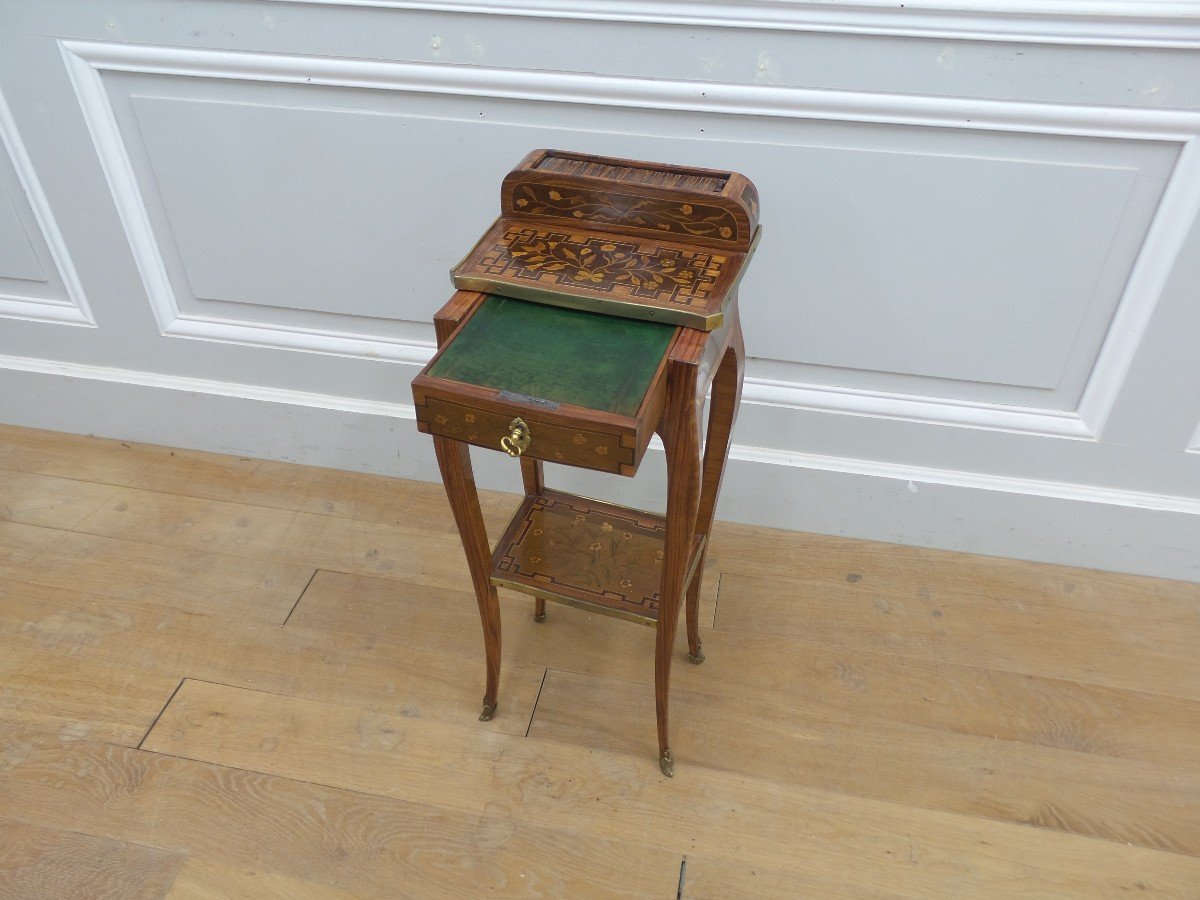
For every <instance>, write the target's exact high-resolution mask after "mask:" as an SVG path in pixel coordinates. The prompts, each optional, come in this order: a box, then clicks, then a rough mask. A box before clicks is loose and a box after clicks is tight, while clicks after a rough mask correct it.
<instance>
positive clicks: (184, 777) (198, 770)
mask: <svg viewBox="0 0 1200 900" xmlns="http://www.w3.org/2000/svg"><path fill="white" fill-rule="evenodd" d="M5 731H6V730H5V729H4V728H3V726H0V739H3V740H5V741H11V740H12V737H11V736H10V735H9V734H6V733H5ZM81 773H83V774H84V775H86V777H81ZM28 815H36V817H37V818H38V820H39V824H42V825H43V826H45V825H48V826H50V827H55V828H60V829H67V830H81V831H88V832H91V833H94V834H97V835H99V836H101V837H107V838H111V839H114V840H120V841H126V842H132V843H138V844H145V845H147V846H151V847H158V848H160V849H163V850H168V851H172V852H187V853H189V854H195V855H197V856H200V857H204V858H208V859H211V858H217V857H219V858H220V859H221V860H222V862H223V864H226V865H230V866H247V867H259V866H261V867H263V868H264V869H266V870H268V871H271V872H274V873H277V874H279V875H281V876H284V877H287V878H290V879H294V880H296V881H301V882H304V881H309V882H316V883H318V884H322V885H327V886H329V887H332V888H336V889H338V890H341V891H345V892H348V893H351V894H353V895H355V896H361V897H379V898H395V897H397V896H421V897H447V898H455V900H459V898H462V897H472V896H480V895H484V894H489V893H494V894H496V895H498V896H511V897H545V896H562V897H567V896H569V897H593V896H596V897H639V898H640V897H664V898H665V897H670V896H673V892H674V889H675V886H676V884H677V880H678V871H679V857H678V856H677V855H676V854H674V853H671V854H667V853H663V852H662V851H659V850H656V849H654V848H651V847H647V846H645V845H644V844H642V843H640V842H637V841H636V837H637V835H634V838H635V840H631V841H625V840H610V841H605V840H602V839H599V838H596V837H591V838H589V839H586V840H585V839H583V838H581V837H579V836H578V835H575V834H572V833H569V832H561V831H555V830H553V829H550V828H546V827H541V826H525V825H523V824H521V823H517V822H514V821H513V819H512V818H511V817H509V816H507V815H504V814H502V813H499V814H498V813H497V812H496V811H494V810H492V809H488V810H485V811H484V812H482V813H480V814H476V815H464V814H461V813H456V812H454V811H449V810H446V809H442V808H438V807H434V806H428V805H423V804H419V803H413V802H410V801H406V800H401V799H394V798H384V797H378V796H374V795H371V794H366V793H362V792H357V791H353V790H345V789H340V788H331V787H327V786H324V785H318V784H310V783H306V782H303V781H297V780H294V779H288V778H280V777H275V776H271V775H264V774H261V773H258V772H251V771H246V770H244V769H239V768H234V767H228V766H220V765H211V764H208V763H203V762H197V761H194V760H189V759H180V758H175V757H171V756H166V755H163V754H161V753H150V752H146V751H140V750H132V749H128V748H124V747H116V746H113V745H108V744H97V743H94V742H91V741H86V740H84V741H75V742H71V743H68V744H63V745H61V746H59V747H54V746H45V745H44V744H43V745H37V746H34V747H32V748H30V749H28V750H27V751H26V753H25V754H24V756H23V758H22V759H20V761H18V762H16V763H15V764H12V765H8V766H2V765H0V816H8V817H12V818H16V819H22V818H23V817H25V816H28Z"/></svg>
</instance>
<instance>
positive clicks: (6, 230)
mask: <svg viewBox="0 0 1200 900" xmlns="http://www.w3.org/2000/svg"><path fill="white" fill-rule="evenodd" d="M10 176H11V177H10ZM15 180H16V174H15V173H14V172H13V171H12V163H11V162H9V160H8V157H7V155H6V154H0V278H11V279H17V280H21V281H45V280H46V271H45V269H43V268H42V264H41V263H40V262H39V261H38V258H37V254H36V253H35V252H34V249H33V244H32V242H31V241H30V239H29V234H28V232H27V231H26V230H25V223H24V219H26V218H30V217H31V216H30V215H29V213H28V207H26V215H25V216H22V215H21V213H20V211H19V209H20V208H19V206H18V204H19V203H21V199H20V198H19V197H14V196H13V194H12V193H11V188H10V187H8V185H6V184H5V182H6V181H7V182H9V183H11V182H13V181H15Z"/></svg>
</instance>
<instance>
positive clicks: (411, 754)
mask: <svg viewBox="0 0 1200 900" xmlns="http://www.w3.org/2000/svg"><path fill="white" fill-rule="evenodd" d="M513 476H514V477H513V486H514V489H515V488H517V485H518V484H519V483H520V479H519V478H518V477H517V472H516V467H515V466H514V471H513ZM549 480H550V481H551V482H553V472H551V473H550V478H549ZM481 499H482V500H483V507H484V510H483V511H484V515H485V518H486V519H487V521H488V526H489V533H491V534H492V536H493V537H495V536H496V535H498V534H499V530H500V526H501V525H502V524H503V523H504V522H505V521H507V518H508V516H509V514H510V512H511V510H512V509H513V508H514V507H515V505H516V501H517V498H516V497H514V496H513V495H509V494H499V493H497V494H484V495H482V497H481ZM711 544H712V546H711V547H710V550H709V554H708V558H707V567H706V577H705V588H704V599H703V604H704V606H703V612H702V616H701V621H702V625H703V628H702V636H703V641H704V646H705V651H706V655H707V661H706V662H705V664H704V665H702V666H692V665H689V664H687V663H686V662H685V661H684V659H683V655H682V650H681V651H680V655H679V656H678V658H677V664H676V665H675V667H674V671H673V673H672V688H673V698H674V699H673V708H674V711H675V716H674V725H673V732H674V743H675V747H674V749H675V752H676V756H677V759H678V761H679V762H678V771H677V775H676V777H675V778H674V779H670V780H668V779H664V778H662V777H661V775H660V774H659V772H658V769H657V765H656V762H655V759H654V753H653V749H654V717H653V715H652V714H651V711H652V705H651V704H652V702H653V701H652V699H651V698H652V697H653V693H652V691H651V690H650V684H651V682H652V673H653V667H652V658H653V632H652V631H651V630H649V629H644V628H639V627H638V626H636V625H633V624H630V623H626V622H619V621H615V620H612V619H607V618H604V617H601V616H591V615H588V614H586V613H583V612H580V611H578V610H574V609H568V608H564V607H559V606H554V605H551V606H550V610H549V613H550V616H549V619H548V621H547V622H546V623H544V624H540V625H539V624H535V623H533V622H532V621H531V618H530V617H531V613H532V609H533V603H532V601H531V599H530V598H528V597H524V596H522V595H518V594H513V593H509V592H502V600H501V618H502V624H503V635H504V642H503V646H504V662H503V669H502V674H501V698H500V704H501V705H500V710H499V712H498V714H497V716H496V717H495V719H493V720H492V721H491V722H487V723H481V722H478V721H477V716H478V712H479V702H480V699H481V695H482V687H483V653H482V643H483V642H482V635H481V631H480V625H479V621H478V613H477V611H476V609H475V602H474V598H473V596H472V593H471V592H470V580H469V577H468V575H467V572H466V566H465V564H464V558H463V553H462V548H461V545H460V543H459V541H458V538H457V535H456V532H455V528H454V524H453V518H452V516H451V514H450V509H449V505H448V503H447V502H446V498H445V495H444V492H443V490H442V488H441V486H440V485H438V484H424V483H418V482H411V481H401V480H397V479H389V478H384V477H380V476H370V475H358V474H351V473H344V472H336V471H333V470H328V469H314V468H309V467H302V466H294V465H289V464H286V463H275V462H265V461H259V460H250V459H244V458H238V457H224V456H220V455H217V454H208V453H197V452H193V451H184V450H172V449H171V448H166V447H155V446H152V445H145V444H134V443H128V442H121V441H111V440H99V439H94V438H86V437H74V436H70V435H61V434H54V433H52V432H35V431H32V430H29V429H20V428H14V427H12V426H3V425H0V817H2V818H0V821H7V822H14V823H25V824H27V825H31V826H35V827H37V828H41V829H46V830H51V831H53V832H54V833H62V834H69V835H82V836H83V839H84V840H87V841H90V840H99V841H112V842H116V844H115V846H118V847H124V846H132V847H135V848H137V847H146V848H150V849H152V850H156V851H157V850H161V851H165V852H167V853H168V854H172V856H173V858H176V857H178V856H179V855H181V854H187V862H186V863H185V864H184V866H183V868H182V869H180V871H179V874H178V875H177V876H176V877H175V881H174V883H173V884H172V885H171V887H170V890H171V891H172V892H174V894H173V896H175V898H176V900H179V898H180V897H183V898H185V900H186V898H188V897H189V896H191V897H204V898H207V897H212V896H248V897H258V896H268V897H269V896H272V892H274V894H275V895H276V896H289V897H291V896H295V897H303V896H309V895H311V896H316V897H340V896H347V895H349V896H362V897H396V896H409V895H417V896H433V897H440V896H446V897H464V896H477V895H479V894H482V893H488V892H491V893H499V894H517V895H520V894H521V893H526V894H529V895H536V894H538V893H540V894H542V895H551V896H564V895H566V896H593V895H595V896H614V895H615V896H621V895H625V896H650V897H664V898H665V897H673V896H675V888H676V884H677V881H678V877H679V865H680V861H681V859H682V858H683V857H685V856H686V857H687V859H688V866H687V872H686V874H685V883H684V894H683V896H684V897H685V898H691V897H722V898H724V897H735V898H736V897H771V896H789V897H790V896H804V897H843V896H844V897H880V896H902V897H909V898H929V897H947V898H955V900H958V898H963V897H1081V898H1082V897H1087V898H1091V897H1106V896H1114V897H1116V896H1120V897H1126V896H1130V895H1150V896H1169V897H1182V898H1189V900H1191V898H1195V897H1197V896H1198V893H1197V890H1198V886H1200V869H1198V868H1197V867H1198V866H1200V859H1198V858H1197V856H1195V855H1193V854H1195V852H1196V847H1195V844H1196V840H1197V832H1198V827H1200V826H1197V824H1196V822H1195V821H1193V820H1196V819H1197V817H1196V816H1195V815H1194V814H1191V815H1189V810H1190V809H1195V808H1200V801H1198V800H1197V798H1196V783H1197V777H1198V771H1200V766H1197V764H1196V762H1195V756H1196V754H1195V750H1194V748H1195V747H1196V746H1198V745H1200V679H1198V677H1197V675H1198V671H1200V670H1198V668H1197V665H1198V664H1197V654H1195V652H1194V648H1195V646H1197V638H1200V585H1196V584H1187V583H1182V582H1172V581H1165V580H1162V579H1154V578H1143V577H1137V576H1129V575H1119V574H1112V573H1104V572H1096V571H1090V570H1083V569H1073V568H1068V567H1061V566H1052V565H1044V564H1036V563H1026V562H1020V561H1015V560H1004V559H992V558H987V557H981V556H972V555H968V554H960V553H951V552H946V551H937V550H927V549H921V548H912V547H902V546H896V545H888V544H882V543H872V542H867V541H857V540H853V539H848V538H840V537H832V536H821V535H812V534H799V533H789V532H783V531H776V530H771V529H763V528H755V527H751V526H744V525H736V524H731V523H721V522H719V523H717V524H716V526H715V528H714V533H713V535H712V540H711ZM318 570H319V571H318ZM314 573H316V574H315V575H314ZM310 578H311V581H310V580H309V579H310ZM680 646H681V647H682V644H680ZM548 670H549V671H548ZM181 682H183V684H182V687H180V693H179V694H178V695H176V696H175V698H174V699H172V700H171V701H170V702H169V703H167V698H168V697H170V696H171V694H172V692H173V691H174V689H175V686H179V685H181ZM539 691H540V692H541V693H540V696H539ZM164 703H166V704H167V709H166V711H165V713H164V715H163V717H162V718H160V719H158V724H157V725H156V726H155V727H154V729H153V731H152V735H153V741H154V742H153V743H152V744H151V745H150V746H153V747H155V749H156V750H157V751H162V752H150V751H149V750H147V749H146V748H145V746H143V748H142V749H141V750H138V749H134V748H133V747H131V746H119V745H135V744H136V743H140V741H141V735H144V734H145V733H146V731H145V729H148V728H150V725H151V723H153V722H154V721H155V718H156V717H157V716H158V714H159V712H160V711H162V708H163V704H164ZM531 715H532V716H533V720H532V723H531V721H530V719H531ZM527 729H528V731H529V734H528V736H526V730H527ZM176 731H178V732H179V733H178V734H176ZM172 753H177V754H180V755H178V756H173V755H170V754H172ZM184 756H194V757H196V758H193V759H186V758H184ZM200 757H203V759H201V758H200ZM1093 835H1099V836H1093ZM1124 838H1128V841H1125V840H1124ZM1157 847H1168V848H1171V849H1170V850H1169V851H1168V850H1160V849H1153V848H1157ZM4 850H5V846H4V842H3V840H2V839H0V860H2V859H3V858H4ZM84 858H86V854H85V855H84ZM2 868H3V865H0V869H2ZM188 892H191V894H189V893H188ZM0 896H7V895H6V893H5V891H4V888H3V887H2V886H0ZM159 896H161V894H159Z"/></svg>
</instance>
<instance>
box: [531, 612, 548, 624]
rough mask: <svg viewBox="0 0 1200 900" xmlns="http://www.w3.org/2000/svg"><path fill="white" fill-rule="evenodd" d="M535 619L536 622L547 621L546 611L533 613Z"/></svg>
mask: <svg viewBox="0 0 1200 900" xmlns="http://www.w3.org/2000/svg"><path fill="white" fill-rule="evenodd" d="M533 621H535V622H545V621H546V614H545V613H544V612H543V613H534V614H533Z"/></svg>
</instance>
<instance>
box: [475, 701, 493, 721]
mask: <svg viewBox="0 0 1200 900" xmlns="http://www.w3.org/2000/svg"><path fill="white" fill-rule="evenodd" d="M495 714H496V704H495V703H485V704H483V712H481V713H480V714H479V721H480V722H490V721H491V720H492V716H494V715H495Z"/></svg>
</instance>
